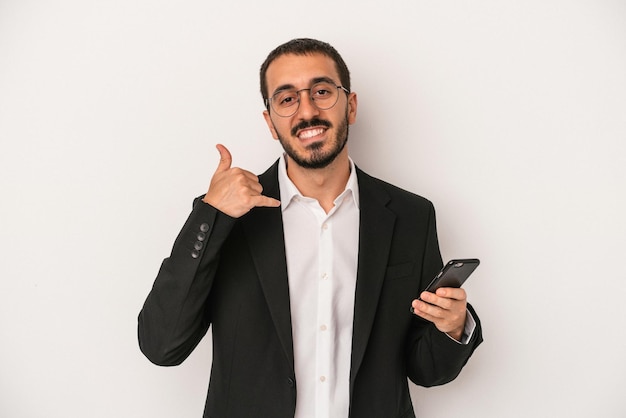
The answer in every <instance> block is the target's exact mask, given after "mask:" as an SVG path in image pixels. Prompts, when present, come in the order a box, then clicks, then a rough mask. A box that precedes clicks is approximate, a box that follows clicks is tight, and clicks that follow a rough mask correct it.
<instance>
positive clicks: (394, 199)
mask: <svg viewBox="0 0 626 418" xmlns="http://www.w3.org/2000/svg"><path fill="white" fill-rule="evenodd" d="M356 170H357V177H358V180H359V192H360V193H361V196H362V198H364V199H368V198H371V197H375V198H377V199H381V198H382V199H386V200H388V203H389V204H390V205H395V204H401V205H403V206H407V205H408V206H411V207H414V208H415V207H417V208H425V209H428V208H433V204H432V202H431V201H430V200H428V199H427V198H425V197H423V196H420V195H418V194H416V193H413V192H410V191H408V190H405V189H402V188H400V187H398V186H395V185H393V184H391V183H388V182H386V181H384V180H381V179H379V178H377V177H374V176H371V175H369V174H367V173H366V172H364V171H363V170H361V169H360V168H358V167H357V168H356Z"/></svg>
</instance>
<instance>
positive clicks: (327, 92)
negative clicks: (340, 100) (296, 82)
mask: <svg viewBox="0 0 626 418" xmlns="http://www.w3.org/2000/svg"><path fill="white" fill-rule="evenodd" d="M311 95H312V96H313V98H314V99H316V100H325V99H328V98H331V97H332V96H333V86H331V85H329V84H327V83H321V84H317V85H315V86H313V88H311Z"/></svg>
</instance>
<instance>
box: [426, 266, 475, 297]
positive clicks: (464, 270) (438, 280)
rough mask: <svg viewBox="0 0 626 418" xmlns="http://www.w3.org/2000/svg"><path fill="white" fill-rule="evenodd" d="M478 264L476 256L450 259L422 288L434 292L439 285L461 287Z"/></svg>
mask: <svg viewBox="0 0 626 418" xmlns="http://www.w3.org/2000/svg"><path fill="white" fill-rule="evenodd" d="M479 264H480V260H478V259H477V258H466V259H460V260H450V261H448V263H447V264H446V265H445V266H443V268H442V269H441V271H440V272H439V273H438V274H437V275H436V276H435V278H434V279H433V280H432V282H430V284H429V285H428V286H426V289H424V290H425V291H428V292H432V293H435V291H436V290H437V289H439V288H440V287H461V285H463V283H464V282H465V280H467V278H468V277H469V276H470V274H472V273H473V272H474V270H476V267H478V265H479ZM420 300H422V299H421V298H420Z"/></svg>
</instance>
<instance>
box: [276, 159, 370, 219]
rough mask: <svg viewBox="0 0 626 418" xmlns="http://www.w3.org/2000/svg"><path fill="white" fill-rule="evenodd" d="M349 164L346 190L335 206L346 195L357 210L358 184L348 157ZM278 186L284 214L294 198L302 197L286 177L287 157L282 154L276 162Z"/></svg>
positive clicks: (338, 197) (353, 166)
mask: <svg viewBox="0 0 626 418" xmlns="http://www.w3.org/2000/svg"><path fill="white" fill-rule="evenodd" d="M348 160H349V162H350V177H349V178H348V182H347V183H346V188H345V189H344V191H343V192H342V193H341V194H340V195H339V196H337V198H336V199H335V205H339V203H340V202H341V201H342V199H344V198H345V197H346V196H348V194H349V195H350V196H352V199H353V200H354V204H355V205H356V207H357V209H358V208H359V182H358V179H357V175H356V166H355V165H354V161H352V159H351V158H350V157H348ZM278 185H279V188H280V201H281V206H280V207H281V210H282V211H283V212H284V211H285V210H286V209H287V207H289V205H290V204H291V202H292V201H293V199H294V197H304V196H302V194H301V193H300V191H299V190H298V188H297V187H296V185H295V184H293V182H292V181H291V179H290V178H289V176H288V175H287V155H286V154H283V155H282V157H281V158H280V159H279V161H278Z"/></svg>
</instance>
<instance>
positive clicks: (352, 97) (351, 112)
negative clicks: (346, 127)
mask: <svg viewBox="0 0 626 418" xmlns="http://www.w3.org/2000/svg"><path fill="white" fill-rule="evenodd" d="M357 105H358V100H357V97H356V93H350V94H349V95H348V123H349V124H350V125H352V124H353V123H354V122H356V108H357Z"/></svg>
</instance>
